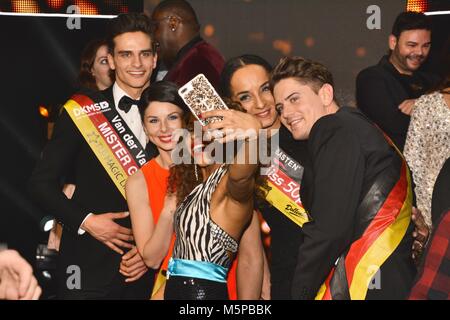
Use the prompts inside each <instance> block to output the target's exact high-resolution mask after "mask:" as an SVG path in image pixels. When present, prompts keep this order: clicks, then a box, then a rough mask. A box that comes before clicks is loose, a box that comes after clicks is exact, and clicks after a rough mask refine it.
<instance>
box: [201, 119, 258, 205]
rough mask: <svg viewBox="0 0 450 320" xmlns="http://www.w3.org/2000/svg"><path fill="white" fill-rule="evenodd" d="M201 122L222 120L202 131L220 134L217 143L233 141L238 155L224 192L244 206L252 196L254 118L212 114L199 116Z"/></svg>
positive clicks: (255, 161)
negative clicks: (221, 118) (213, 119)
mask: <svg viewBox="0 0 450 320" xmlns="http://www.w3.org/2000/svg"><path fill="white" fill-rule="evenodd" d="M202 116H203V118H204V119H207V118H209V117H223V120H222V121H220V122H215V123H211V124H209V125H207V126H205V127H204V130H208V131H214V130H220V132H221V134H222V136H223V138H221V139H219V141H221V142H230V141H237V144H238V146H239V148H238V152H237V154H236V157H235V159H234V162H233V164H231V165H230V167H229V171H228V183H227V191H228V193H229V195H230V197H231V198H232V199H233V200H235V201H238V202H247V201H248V200H249V199H250V198H251V197H252V196H253V193H254V183H255V179H254V175H255V171H256V170H257V168H258V158H257V155H258V141H257V139H258V135H259V130H260V129H261V123H260V122H259V120H258V119H256V118H255V117H254V116H252V115H250V114H248V113H244V112H241V111H236V110H215V111H209V112H205V113H203V114H202Z"/></svg>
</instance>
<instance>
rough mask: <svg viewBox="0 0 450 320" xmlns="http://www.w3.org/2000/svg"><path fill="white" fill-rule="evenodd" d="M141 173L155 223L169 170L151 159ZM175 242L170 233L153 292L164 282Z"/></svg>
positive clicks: (165, 190)
mask: <svg viewBox="0 0 450 320" xmlns="http://www.w3.org/2000/svg"><path fill="white" fill-rule="evenodd" d="M141 170H142V173H143V174H144V178H145V182H146V183H147V192H148V199H149V201H150V208H151V209H152V215H153V223H154V225H156V224H157V223H158V220H159V216H160V215H161V211H162V209H163V208H164V199H165V197H166V193H167V186H168V179H169V170H167V169H164V168H163V167H161V166H160V165H159V164H158V162H156V159H152V160H150V161H149V162H147V163H146V164H145V165H144V166H143V167H142V168H141ZM174 243H175V234H173V235H172V239H171V241H170V247H169V251H168V252H167V255H166V257H165V258H164V260H163V262H162V264H161V267H160V269H159V271H158V273H157V276H156V279H155V285H154V288H153V294H154V293H156V292H157V291H158V289H159V288H160V286H161V285H162V284H163V282H164V276H165V271H166V270H167V265H168V263H169V259H170V257H171V256H172V250H173V245H174Z"/></svg>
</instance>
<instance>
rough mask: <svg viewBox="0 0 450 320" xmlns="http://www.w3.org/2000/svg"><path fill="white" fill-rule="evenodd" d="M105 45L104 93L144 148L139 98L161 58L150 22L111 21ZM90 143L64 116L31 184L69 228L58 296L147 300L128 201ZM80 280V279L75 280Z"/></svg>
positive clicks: (148, 281) (146, 275)
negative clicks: (108, 75) (69, 181)
mask: <svg viewBox="0 0 450 320" xmlns="http://www.w3.org/2000/svg"><path fill="white" fill-rule="evenodd" d="M108 42H109V54H108V62H109V64H110V66H111V68H112V69H113V70H114V72H115V78H116V82H115V83H114V85H113V86H112V87H111V88H109V89H107V90H105V91H103V92H102V93H103V97H104V98H103V99H105V98H106V101H108V103H109V106H110V107H111V108H110V109H111V110H112V111H111V112H113V113H114V115H119V116H120V118H119V119H120V120H121V121H122V120H123V122H124V126H125V127H127V130H128V132H129V136H132V137H133V139H134V140H135V141H136V143H137V145H139V147H140V148H145V145H146V136H145V133H144V131H143V128H142V122H141V119H140V116H139V111H138V107H137V100H138V99H139V98H140V95H141V93H142V91H143V90H144V89H145V88H146V87H148V86H149V84H150V78H151V75H152V72H153V69H154V68H155V65H156V60H157V56H156V53H155V51H154V43H153V38H152V34H151V23H150V19H149V18H148V17H147V16H145V15H143V14H136V13H132V14H124V15H119V16H118V17H117V18H115V19H113V20H112V21H111V25H110V30H109V37H108ZM111 124H112V122H111ZM112 127H113V126H112ZM116 128H117V127H116ZM119 131H120V130H117V136H120V135H119ZM121 138H122V137H121ZM122 140H123V138H122ZM87 141H88V140H86V139H85V137H83V135H82V134H81V129H79V127H78V125H76V122H75V120H73V118H71V115H69V112H68V111H67V109H66V110H64V111H63V112H62V114H61V116H60V117H59V119H58V121H57V123H56V125H55V130H54V133H53V138H52V139H51V140H50V141H49V143H48V145H47V146H46V148H45V149H44V151H43V153H42V157H41V159H40V161H39V162H38V163H37V166H36V168H35V171H34V172H33V175H32V177H31V180H30V191H31V194H32V196H33V198H34V200H35V201H36V202H37V203H39V204H40V205H41V206H42V207H43V208H44V209H45V210H46V211H47V212H49V213H51V214H53V215H54V216H55V217H56V218H57V219H58V220H59V222H61V223H62V224H63V226H64V232H63V235H62V239H61V246H60V255H59V261H58V268H57V278H58V279H57V281H58V297H59V298H62V299H146V298H149V297H150V293H151V288H152V285H153V278H154V273H153V271H152V270H150V271H149V270H148V269H147V267H146V266H145V264H144V263H143V261H142V259H141V257H140V256H139V254H138V253H137V250H136V249H135V247H134V246H133V244H132V243H133V236H132V231H131V229H130V227H131V222H130V219H129V217H128V215H129V214H128V212H127V210H128V207H127V204H126V201H125V198H124V196H123V193H121V191H120V188H119V187H117V185H115V183H114V182H113V179H112V178H111V175H108V173H107V167H106V166H104V165H102V164H101V162H100V161H99V158H97V156H96V153H94V151H93V150H94V149H93V147H92V146H91V145H90V144H89V143H88V142H87ZM122 142H123V145H126V143H125V141H122ZM73 170H74V172H71V171H73ZM69 174H73V175H74V176H75V183H76V190H75V193H74V195H73V197H72V199H70V200H69V199H67V198H66V197H65V195H64V194H63V193H62V192H61V189H62V188H61V185H62V184H63V183H64V179H65V177H67V176H68V175H69ZM126 249H128V250H130V249H131V250H130V251H129V252H128V253H127V254H126V263H125V265H126V266H125V265H124V264H123V263H122V265H121V261H122V262H123V260H122V255H123V254H124V253H125V251H124V250H126ZM119 266H121V267H120V271H119ZM77 275H78V276H79V277H80V279H79V281H77V280H76V279H75V278H74V276H77Z"/></svg>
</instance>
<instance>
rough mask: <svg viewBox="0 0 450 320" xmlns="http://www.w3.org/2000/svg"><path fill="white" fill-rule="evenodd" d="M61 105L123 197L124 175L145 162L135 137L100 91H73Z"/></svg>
mask: <svg viewBox="0 0 450 320" xmlns="http://www.w3.org/2000/svg"><path fill="white" fill-rule="evenodd" d="M64 108H65V109H66V110H67V112H68V113H69V116H70V117H71V119H72V120H73V122H74V123H75V125H76V127H77V128H78V130H80V132H81V134H82V135H83V137H84V139H85V140H86V142H87V143H88V144H89V147H90V148H91V149H92V151H93V152H94V154H95V156H96V157H97V159H98V160H99V161H100V163H101V165H102V166H103V168H104V169H105V171H106V172H107V173H108V175H109V177H110V178H111V180H112V181H113V182H114V184H115V186H116V187H117V189H118V190H119V191H120V193H121V194H122V195H123V197H124V198H125V183H126V181H127V178H128V177H129V176H130V175H132V174H133V173H134V172H136V171H137V170H138V169H139V168H140V167H141V166H143V165H144V164H145V163H146V162H147V159H146V155H145V151H144V148H143V147H142V145H141V144H140V143H139V141H138V139H137V138H136V137H135V136H134V135H133V133H132V131H131V130H130V128H129V127H128V126H127V124H126V123H125V121H124V120H123V119H122V117H121V116H120V115H119V113H118V112H117V111H116V109H115V107H114V106H110V103H109V102H108V101H106V99H105V98H104V97H103V96H102V95H101V94H100V93H98V94H95V95H94V96H93V98H91V97H89V96H87V95H85V94H75V95H74V96H72V98H71V99H70V100H69V101H67V102H66V104H65V105H64Z"/></svg>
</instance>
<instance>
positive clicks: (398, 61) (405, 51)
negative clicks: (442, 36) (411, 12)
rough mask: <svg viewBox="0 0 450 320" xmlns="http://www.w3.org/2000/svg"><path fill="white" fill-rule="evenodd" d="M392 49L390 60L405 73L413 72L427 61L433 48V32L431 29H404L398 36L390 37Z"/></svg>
mask: <svg viewBox="0 0 450 320" xmlns="http://www.w3.org/2000/svg"><path fill="white" fill-rule="evenodd" d="M389 47H390V49H391V50H392V54H391V57H390V61H391V62H392V64H393V65H394V66H395V67H396V69H397V70H398V71H399V72H400V73H403V74H412V73H413V72H414V71H416V70H417V69H419V67H420V66H421V65H422V64H423V63H424V62H425V60H426V59H427V57H428V54H429V53H430V48H431V32H430V31H429V30H421V29H419V30H407V31H403V32H402V33H401V34H400V36H399V37H398V38H397V37H395V36H393V35H391V36H390V37H389Z"/></svg>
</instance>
